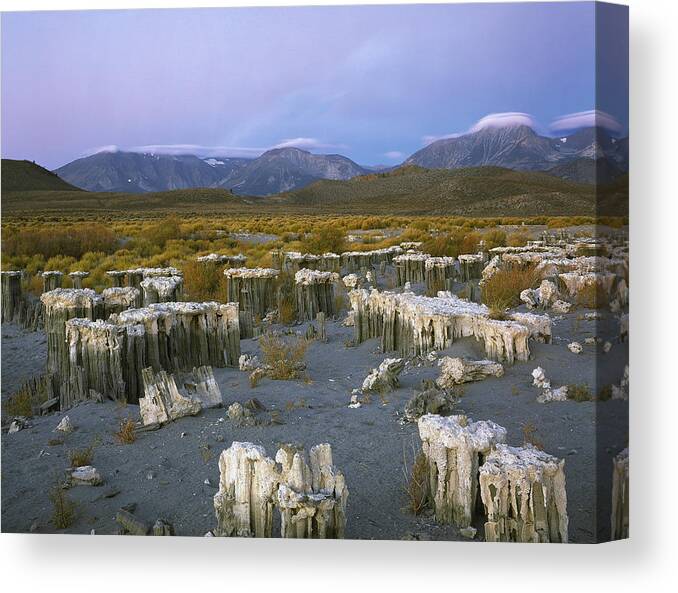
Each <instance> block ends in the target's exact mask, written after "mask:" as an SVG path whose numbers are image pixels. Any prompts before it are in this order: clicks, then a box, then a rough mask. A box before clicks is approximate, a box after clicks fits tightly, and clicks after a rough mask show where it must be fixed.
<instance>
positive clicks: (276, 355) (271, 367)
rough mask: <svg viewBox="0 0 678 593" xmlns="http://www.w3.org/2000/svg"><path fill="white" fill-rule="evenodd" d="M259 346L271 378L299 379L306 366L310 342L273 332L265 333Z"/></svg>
mask: <svg viewBox="0 0 678 593" xmlns="http://www.w3.org/2000/svg"><path fill="white" fill-rule="evenodd" d="M259 347H260V348H261V353H262V357H263V361H264V365H265V366H266V368H267V373H266V374H267V375H268V376H269V377H270V378H271V379H283V380H289V379H297V378H298V377H299V376H300V373H301V371H302V370H303V368H304V356H305V355H306V349H307V348H308V342H307V341H306V340H305V339H303V338H299V337H295V338H293V339H289V340H284V339H283V338H282V337H280V336H277V335H275V334H273V333H267V334H264V335H263V336H262V337H261V338H260V340H259Z"/></svg>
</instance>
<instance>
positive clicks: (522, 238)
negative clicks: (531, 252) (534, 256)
mask: <svg viewBox="0 0 678 593" xmlns="http://www.w3.org/2000/svg"><path fill="white" fill-rule="evenodd" d="M529 240H530V237H529V235H528V234H527V233H511V234H510V235H508V237H506V245H507V246H508V247H525V245H527V242H528V241H529Z"/></svg>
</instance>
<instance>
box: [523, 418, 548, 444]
mask: <svg viewBox="0 0 678 593" xmlns="http://www.w3.org/2000/svg"><path fill="white" fill-rule="evenodd" d="M522 431H523V443H524V444H526V445H527V444H529V445H533V446H534V447H536V448H537V449H541V450H543V449H544V443H543V441H542V440H541V439H540V438H539V436H538V433H539V429H537V426H536V424H535V423H534V422H532V421H529V422H525V423H524V424H523V426H522Z"/></svg>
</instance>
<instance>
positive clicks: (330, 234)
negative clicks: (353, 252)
mask: <svg viewBox="0 0 678 593" xmlns="http://www.w3.org/2000/svg"><path fill="white" fill-rule="evenodd" d="M303 248H304V251H306V253H317V254H321V253H328V252H332V253H341V252H342V251H345V248H346V237H345V235H344V231H343V229H341V228H340V227H338V226H337V225H334V224H326V225H323V226H322V227H320V228H319V229H318V230H316V231H315V232H314V233H312V234H311V236H310V237H308V238H307V239H306V240H304V242H303Z"/></svg>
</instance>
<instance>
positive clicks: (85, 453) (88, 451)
mask: <svg viewBox="0 0 678 593" xmlns="http://www.w3.org/2000/svg"><path fill="white" fill-rule="evenodd" d="M93 457H94V444H92V445H90V446H89V447H85V448H84V449H74V450H73V451H69V453H68V458H69V459H70V462H71V467H82V466H83V465H91V464H92V459H93Z"/></svg>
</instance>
